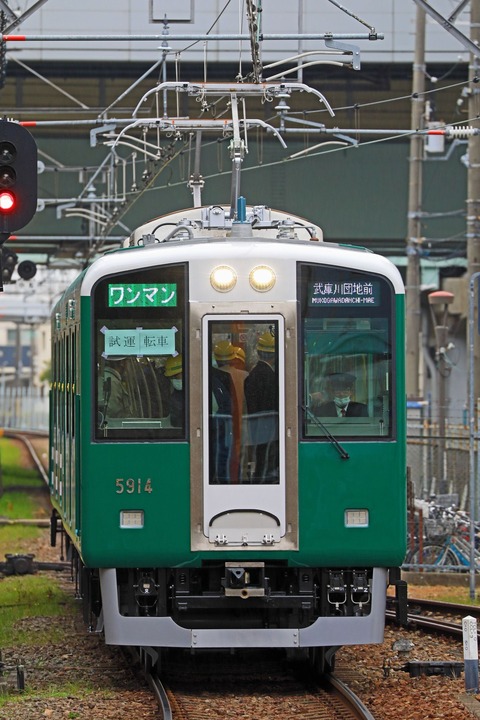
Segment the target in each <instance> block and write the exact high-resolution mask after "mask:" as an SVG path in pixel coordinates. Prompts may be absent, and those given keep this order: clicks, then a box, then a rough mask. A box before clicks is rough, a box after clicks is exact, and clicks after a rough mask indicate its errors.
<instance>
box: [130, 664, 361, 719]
mask: <svg viewBox="0 0 480 720" xmlns="http://www.w3.org/2000/svg"><path fill="white" fill-rule="evenodd" d="M145 658H148V652H145V651H143V650H141V651H140V653H139V654H138V656H137V659H138V661H139V662H140V663H141V664H142V665H143V666H144V674H145V677H146V679H147V682H148V684H149V686H150V687H151V689H152V690H153V692H154V694H155V696H156V698H157V701H158V703H159V706H160V710H161V713H162V718H163V720H215V718H219V719H220V718H221V719H222V720H223V719H224V718H225V717H240V716H241V717H242V718H243V719H244V720H259V718H262V719H263V718H266V717H278V718H279V720H290V719H293V718H295V719H297V718H299V717H300V718H302V719H304V720H374V716H373V715H372V714H371V713H370V711H369V710H368V709H367V708H366V707H365V705H364V704H363V703H362V702H361V700H360V699H359V698H358V697H357V696H356V695H355V694H354V693H353V692H352V691H351V690H350V689H349V688H348V686H347V685H346V683H345V682H343V681H342V680H341V679H340V678H339V677H337V676H335V675H331V674H330V675H324V676H322V677H321V678H320V679H319V680H318V682H317V681H313V680H311V681H309V680H308V679H307V675H308V673H307V675H306V674H305V673H303V675H301V674H300V672H299V668H295V666H292V665H289V664H286V663H285V661H284V660H282V659H281V657H278V658H275V657H273V658H272V657H268V658H266V657H265V655H264V654H263V653H261V652H258V653H248V652H246V653H240V654H238V655H235V656H225V655H220V654H217V653H215V657H213V656H212V654H209V655H208V656H205V657H202V658H200V657H195V658H194V659H192V658H188V659H185V657H184V659H183V661H176V662H175V663H173V664H170V663H169V665H168V669H166V670H165V671H164V672H163V673H162V674H161V676H160V675H157V674H156V672H155V671H154V670H153V669H149V668H148V666H149V662H148V661H147V662H145ZM145 666H147V668H148V669H147V670H145Z"/></svg>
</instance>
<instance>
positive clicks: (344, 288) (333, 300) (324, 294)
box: [308, 273, 381, 307]
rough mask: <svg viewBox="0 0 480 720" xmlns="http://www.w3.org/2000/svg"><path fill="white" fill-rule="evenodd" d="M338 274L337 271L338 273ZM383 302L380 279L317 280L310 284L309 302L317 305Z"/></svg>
mask: <svg viewBox="0 0 480 720" xmlns="http://www.w3.org/2000/svg"><path fill="white" fill-rule="evenodd" d="M336 274H337V273H336ZM380 302H381V288H380V283H379V281H378V280H352V279H349V280H338V279H336V280H331V281H330V280H328V279H325V280H315V281H314V282H312V283H309V286H308V303H309V305H310V307H313V306H315V305H323V306H325V305H327V306H334V305H339V306H344V307H345V306H347V307H355V306H356V307H361V306H364V305H372V306H377V305H380Z"/></svg>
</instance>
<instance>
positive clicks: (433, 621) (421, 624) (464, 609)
mask: <svg viewBox="0 0 480 720" xmlns="http://www.w3.org/2000/svg"><path fill="white" fill-rule="evenodd" d="M408 609H409V612H408V614H407V622H408V624H409V625H410V626H415V627H417V628H421V629H423V630H426V631H427V632H432V633H435V632H436V633H442V634H444V635H449V636H451V637H461V636H462V623H461V620H462V618H464V617H466V616H467V615H470V616H471V617H474V618H476V619H477V620H478V619H480V607H478V606H475V605H461V604H457V603H449V602H442V601H440V600H427V599H423V598H422V599H420V598H409V600H408ZM452 616H453V617H454V618H456V619H457V622H454V621H453V620H450V619H447V618H451V617H452ZM385 617H386V620H387V621H388V622H394V621H395V619H396V618H395V612H394V611H393V610H390V609H387V611H386V613H385ZM479 634H480V633H479Z"/></svg>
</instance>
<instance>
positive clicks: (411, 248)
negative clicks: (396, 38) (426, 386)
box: [406, 0, 473, 398]
mask: <svg viewBox="0 0 480 720" xmlns="http://www.w3.org/2000/svg"><path fill="white" fill-rule="evenodd" d="M472 1H473V0H472ZM424 92H425V10H423V9H422V8H420V7H419V6H417V15H416V25H415V60H414V66H413V90H412V110H411V129H412V130H414V131H415V130H420V129H423V127H424V122H425V99H424V98H425V95H424ZM423 143H424V140H423V137H422V136H421V135H418V134H413V135H412V136H411V139H410V165H409V179H408V225H407V288H406V311H407V319H406V324H407V327H406V344H407V356H406V371H407V397H408V398H418V397H419V395H420V383H419V374H420V373H419V371H420V333H421V307H420V245H421V236H422V232H421V230H422V223H421V209H422V176H423Z"/></svg>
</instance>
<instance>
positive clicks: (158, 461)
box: [81, 443, 190, 567]
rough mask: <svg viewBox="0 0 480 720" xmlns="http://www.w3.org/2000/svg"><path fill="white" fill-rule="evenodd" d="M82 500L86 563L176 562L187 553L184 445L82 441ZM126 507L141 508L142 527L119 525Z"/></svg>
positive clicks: (136, 564)
mask: <svg viewBox="0 0 480 720" xmlns="http://www.w3.org/2000/svg"><path fill="white" fill-rule="evenodd" d="M122 488H123V490H122ZM150 490H151V491H150ZM81 502H82V519H83V522H82V528H81V545H82V557H83V560H84V562H85V564H86V565H88V566H90V567H148V566H162V565H163V564H169V565H177V564H181V563H182V562H184V561H185V560H186V559H187V557H188V556H189V553H190V452H189V446H188V444H186V443H175V444H173V443H168V444H159V443H138V444H128V445H125V444H122V443H112V444H106V443H96V444H93V443H92V444H89V445H87V446H86V448H84V453H83V457H82V500H81ZM125 510H126V511H142V510H143V512H144V527H143V528H131V527H128V528H125V527H123V528H122V527H120V513H121V511H125Z"/></svg>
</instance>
